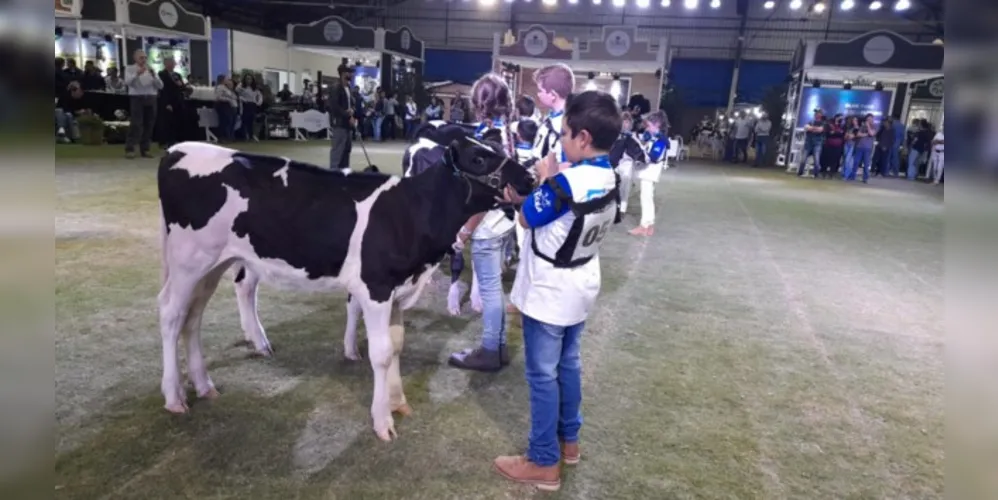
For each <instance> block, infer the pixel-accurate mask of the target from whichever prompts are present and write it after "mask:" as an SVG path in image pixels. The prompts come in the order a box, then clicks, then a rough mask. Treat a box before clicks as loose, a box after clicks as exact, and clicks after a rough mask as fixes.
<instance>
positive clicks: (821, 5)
mask: <svg viewBox="0 0 998 500" xmlns="http://www.w3.org/2000/svg"><path fill="white" fill-rule="evenodd" d="M812 9H814V13H815V14H821V13H822V12H825V2H818V3H816V4H814V7H812Z"/></svg>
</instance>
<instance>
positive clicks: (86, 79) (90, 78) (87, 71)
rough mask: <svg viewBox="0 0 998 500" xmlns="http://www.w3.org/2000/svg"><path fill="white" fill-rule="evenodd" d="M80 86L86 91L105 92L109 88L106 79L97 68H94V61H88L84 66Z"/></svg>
mask: <svg viewBox="0 0 998 500" xmlns="http://www.w3.org/2000/svg"><path fill="white" fill-rule="evenodd" d="M80 84H81V86H82V87H83V90H84V91H87V90H104V89H105V88H106V87H107V84H106V83H104V77H103V76H101V74H100V70H99V69H97V66H94V62H93V61H87V62H86V64H84V65H83V76H82V77H81V78H80Z"/></svg>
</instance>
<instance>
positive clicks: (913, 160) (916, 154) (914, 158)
mask: <svg viewBox="0 0 998 500" xmlns="http://www.w3.org/2000/svg"><path fill="white" fill-rule="evenodd" d="M921 157H922V152H921V151H919V150H917V149H912V150H910V151H908V180H909V181H913V180H915V178H916V177H918V167H919V164H918V160H919V159H920V158H921Z"/></svg>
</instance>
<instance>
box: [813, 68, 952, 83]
mask: <svg viewBox="0 0 998 500" xmlns="http://www.w3.org/2000/svg"><path fill="white" fill-rule="evenodd" d="M806 73H807V77H808V78H810V79H817V80H850V81H857V80H862V81H867V82H899V83H907V82H917V81H920V80H927V79H929V78H936V77H938V76H943V72H942V71H937V72H929V71H904V70H893V71H892V70H871V69H869V68H831V67H817V68H811V69H809V70H807V71H806Z"/></svg>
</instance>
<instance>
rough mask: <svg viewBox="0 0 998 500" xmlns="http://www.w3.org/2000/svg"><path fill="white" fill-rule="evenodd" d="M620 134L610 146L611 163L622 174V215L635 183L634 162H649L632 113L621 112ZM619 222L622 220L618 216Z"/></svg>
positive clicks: (618, 173)
mask: <svg viewBox="0 0 998 500" xmlns="http://www.w3.org/2000/svg"><path fill="white" fill-rule="evenodd" d="M621 118H622V120H621V123H622V125H621V130H620V136H619V137H617V140H616V141H615V142H614V143H613V147H612V148H610V164H611V165H613V168H614V169H615V170H616V171H617V175H619V176H620V215H621V216H622V215H623V214H624V213H626V212H627V199H628V197H629V196H630V195H631V186H633V185H634V164H635V163H638V164H644V163H647V162H648V154H647V153H645V150H644V148H643V147H642V145H641V142H640V141H639V140H638V138H637V136H636V135H635V134H634V132H633V131H632V124H633V120H632V118H631V114H630V113H621ZM617 222H620V217H618V219H617Z"/></svg>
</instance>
